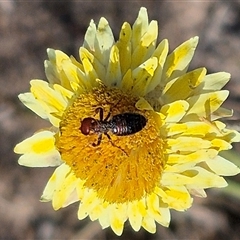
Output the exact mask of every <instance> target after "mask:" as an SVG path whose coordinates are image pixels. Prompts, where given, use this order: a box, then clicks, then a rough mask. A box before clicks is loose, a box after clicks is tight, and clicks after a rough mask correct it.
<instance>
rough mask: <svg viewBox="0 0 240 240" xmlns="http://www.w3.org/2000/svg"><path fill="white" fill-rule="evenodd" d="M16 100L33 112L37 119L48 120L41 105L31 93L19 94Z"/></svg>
mask: <svg viewBox="0 0 240 240" xmlns="http://www.w3.org/2000/svg"><path fill="white" fill-rule="evenodd" d="M18 98H19V99H20V101H21V102H22V103H23V104H24V105H25V106H26V107H27V108H29V109H30V110H32V111H33V112H35V113H36V114H37V115H38V116H39V117H41V118H43V119H48V113H47V112H46V109H44V108H42V105H41V104H40V103H39V101H38V100H37V99H36V98H35V97H34V96H33V94H32V93H22V94H19V95H18Z"/></svg>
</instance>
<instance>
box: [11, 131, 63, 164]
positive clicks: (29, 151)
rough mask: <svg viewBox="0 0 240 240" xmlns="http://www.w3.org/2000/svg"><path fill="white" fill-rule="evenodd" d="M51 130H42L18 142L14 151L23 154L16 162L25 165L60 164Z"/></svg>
mask: <svg viewBox="0 0 240 240" xmlns="http://www.w3.org/2000/svg"><path fill="white" fill-rule="evenodd" d="M54 134H55V133H53V132H50V131H42V132H39V133H36V134H34V135H33V136H32V137H30V138H27V139H25V140H24V141H22V142H20V143H18V144H17V145H16V146H15V148H14V152H15V153H18V154H23V155H22V156H21V157H20V158H19V160H18V163H19V164H20V165H24V166H27V167H49V166H59V165H60V164H62V160H61V156H60V153H59V152H58V151H57V149H56V147H55V138H54Z"/></svg>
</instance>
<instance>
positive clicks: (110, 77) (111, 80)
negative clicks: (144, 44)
mask: <svg viewBox="0 0 240 240" xmlns="http://www.w3.org/2000/svg"><path fill="white" fill-rule="evenodd" d="M119 58H120V56H119V50H118V48H117V47H116V46H115V45H114V46H113V47H112V49H111V52H110V58H109V63H108V67H107V74H106V78H105V79H103V82H104V83H105V84H106V85H107V86H110V87H116V86H120V83H121V80H122V73H121V66H120V62H119Z"/></svg>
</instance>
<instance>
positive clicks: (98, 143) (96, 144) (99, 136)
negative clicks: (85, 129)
mask: <svg viewBox="0 0 240 240" xmlns="http://www.w3.org/2000/svg"><path fill="white" fill-rule="evenodd" d="M101 141H102V133H100V134H99V135H98V140H97V143H93V144H92V145H93V147H96V146H98V145H100V143H101Z"/></svg>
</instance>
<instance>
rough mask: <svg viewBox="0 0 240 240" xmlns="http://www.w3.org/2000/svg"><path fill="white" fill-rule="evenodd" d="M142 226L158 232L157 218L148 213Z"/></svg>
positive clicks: (149, 230) (152, 231) (151, 231)
mask: <svg viewBox="0 0 240 240" xmlns="http://www.w3.org/2000/svg"><path fill="white" fill-rule="evenodd" d="M142 226H143V228H144V229H146V230H147V231H148V232H150V233H155V232H156V223H155V220H154V219H153V218H152V217H150V216H149V215H146V216H145V217H144V218H143V221H142Z"/></svg>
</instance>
